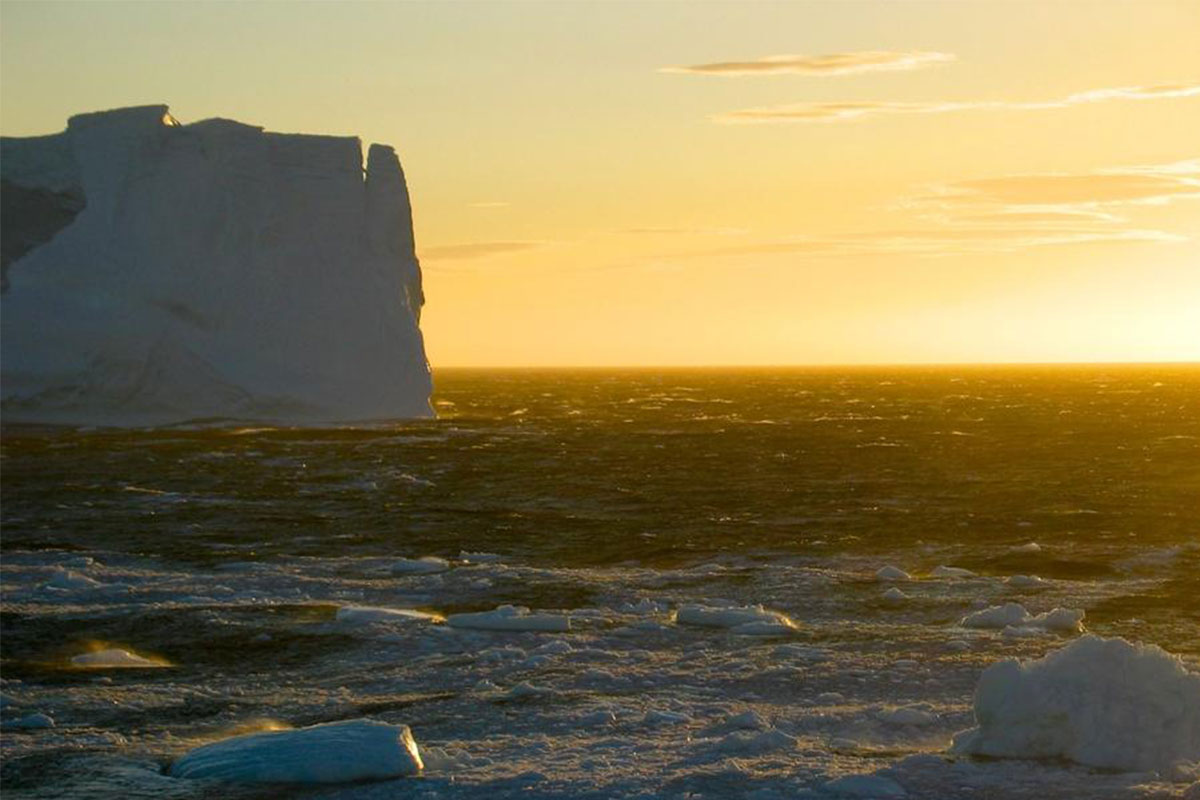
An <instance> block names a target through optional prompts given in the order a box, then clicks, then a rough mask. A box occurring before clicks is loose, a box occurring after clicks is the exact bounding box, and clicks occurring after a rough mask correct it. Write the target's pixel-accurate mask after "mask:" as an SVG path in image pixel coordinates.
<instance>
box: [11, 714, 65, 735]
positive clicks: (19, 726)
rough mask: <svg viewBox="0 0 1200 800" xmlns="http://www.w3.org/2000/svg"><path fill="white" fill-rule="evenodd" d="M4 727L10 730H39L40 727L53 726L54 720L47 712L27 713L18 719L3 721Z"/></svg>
mask: <svg viewBox="0 0 1200 800" xmlns="http://www.w3.org/2000/svg"><path fill="white" fill-rule="evenodd" d="M4 727H5V728H6V729H10V730H12V729H15V730H26V731H32V730H40V729H42V728H53V727H54V720H53V719H51V718H50V716H49V715H48V714H27V715H25V716H24V717H21V718H20V719H14V720H13V721H11V722H6V723H4Z"/></svg>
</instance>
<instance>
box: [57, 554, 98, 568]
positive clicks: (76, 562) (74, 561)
mask: <svg viewBox="0 0 1200 800" xmlns="http://www.w3.org/2000/svg"><path fill="white" fill-rule="evenodd" d="M62 565H63V566H64V567H67V568H68V569H87V568H88V567H94V566H96V559H94V558H92V557H91V556H75V557H73V558H68V559H67V560H66V561H64V562H62Z"/></svg>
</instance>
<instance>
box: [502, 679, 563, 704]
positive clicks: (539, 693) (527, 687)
mask: <svg viewBox="0 0 1200 800" xmlns="http://www.w3.org/2000/svg"><path fill="white" fill-rule="evenodd" d="M554 694H558V693H557V692H555V691H554V690H553V689H550V688H548V687H545V686H534V685H533V684H532V683H530V682H529V681H521V682H520V683H518V684H517V685H516V686H514V687H512V688H511V689H509V690H508V693H507V695H506V697H507V698H508V699H509V700H533V699H535V698H539V697H548V696H550V695H554Z"/></svg>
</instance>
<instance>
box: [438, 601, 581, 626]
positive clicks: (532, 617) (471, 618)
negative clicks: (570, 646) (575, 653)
mask: <svg viewBox="0 0 1200 800" xmlns="http://www.w3.org/2000/svg"><path fill="white" fill-rule="evenodd" d="M446 624H447V625H449V626H450V627H451V628H469V629H474V630H481V631H552V632H557V633H565V632H566V631H569V630H571V620H570V617H567V616H564V615H561V614H532V613H530V611H529V609H528V608H526V607H524V606H509V605H504V606H500V607H498V608H497V609H495V610H494V611H479V612H476V613H473V614H451V615H450V616H449V617H447V618H446Z"/></svg>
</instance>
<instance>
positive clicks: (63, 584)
mask: <svg viewBox="0 0 1200 800" xmlns="http://www.w3.org/2000/svg"><path fill="white" fill-rule="evenodd" d="M103 585H104V584H102V583H100V581H97V580H93V579H92V578H89V577H88V576H87V575H80V574H78V573H75V572H72V571H71V570H69V569H60V570H58V571H56V572H55V573H54V576H53V577H51V578H50V580H48V581H46V583H45V584H44V587H43V588H46V589H54V590H57V591H62V592H72V591H80V590H82V589H96V588H98V587H100V586H103Z"/></svg>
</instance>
